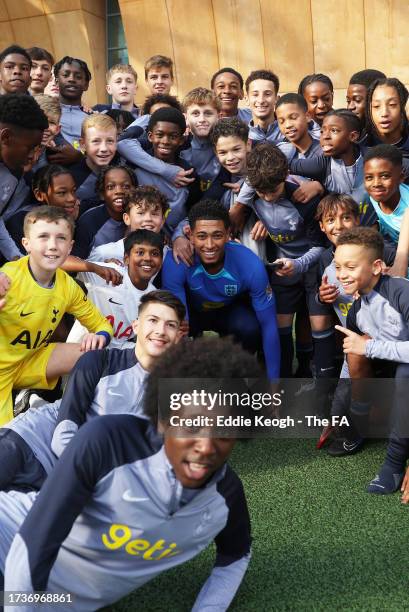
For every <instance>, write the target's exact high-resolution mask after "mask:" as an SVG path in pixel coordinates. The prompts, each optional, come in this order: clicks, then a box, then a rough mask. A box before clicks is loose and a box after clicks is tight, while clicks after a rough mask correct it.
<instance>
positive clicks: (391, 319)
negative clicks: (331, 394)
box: [335, 228, 409, 494]
mask: <svg viewBox="0 0 409 612" xmlns="http://www.w3.org/2000/svg"><path fill="white" fill-rule="evenodd" d="M383 247H384V244H383V239H382V237H381V235H380V234H379V233H378V232H376V231H374V230H373V229H370V228H354V229H351V230H348V231H346V232H344V233H343V234H341V235H340V236H339V238H338V243H337V248H336V251H335V267H336V275H337V279H338V280H339V282H340V283H341V285H342V288H343V290H344V291H345V293H346V294H348V295H354V294H356V293H358V294H359V297H358V299H356V300H355V301H354V302H353V304H352V306H351V308H350V309H349V312H348V317H347V325H346V327H347V329H345V328H343V327H341V326H339V325H338V326H336V327H337V329H338V330H339V331H341V332H342V333H343V334H344V336H345V338H344V353H346V355H347V359H348V367H349V371H350V376H351V378H352V379H356V378H363V377H370V376H371V375H372V376H373V372H374V371H376V375H377V377H381V378H382V377H386V378H389V377H391V376H392V377H394V378H395V379H402V378H404V379H406V378H409V281H408V280H407V279H404V278H397V277H391V276H384V275H382V268H383ZM396 388H397V396H396V398H395V403H396V406H395V410H396V412H395V422H394V423H393V431H392V434H391V438H390V441H389V445H388V449H387V455H386V460H385V462H384V464H383V466H382V467H381V469H380V471H379V473H378V475H377V476H376V477H375V478H374V479H373V480H372V482H371V483H370V485H369V487H368V492H369V493H378V494H387V493H392V492H393V491H396V490H397V489H398V488H399V486H400V483H401V481H402V479H403V475H404V469H405V465H406V459H407V456H408V450H409V441H408V439H406V438H401V437H400V436H399V433H398V432H397V428H396V416H397V415H399V413H401V414H404V413H405V412H406V407H407V405H406V403H407V393H405V392H404V393H403V395H404V402H403V403H404V405H402V399H401V397H400V396H401V395H402V392H401V391H402V389H403V390H404V389H405V385H403V386H402V384H401V383H399V381H397V383H396ZM399 389H400V390H399ZM352 393H353V398H354V387H352ZM399 399H400V401H399ZM359 404H360V405H361V407H360V405H359ZM352 411H354V399H353V400H352ZM360 411H362V402H357V404H356V410H355V412H357V413H359V412H360ZM401 411H403V412H401Z"/></svg>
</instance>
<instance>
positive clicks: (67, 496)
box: [0, 338, 260, 612]
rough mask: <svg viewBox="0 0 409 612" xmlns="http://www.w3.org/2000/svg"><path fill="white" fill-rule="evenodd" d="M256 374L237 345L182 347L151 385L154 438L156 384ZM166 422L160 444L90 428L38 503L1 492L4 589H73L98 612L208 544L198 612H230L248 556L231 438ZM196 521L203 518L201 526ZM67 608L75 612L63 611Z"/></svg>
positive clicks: (119, 423)
mask: <svg viewBox="0 0 409 612" xmlns="http://www.w3.org/2000/svg"><path fill="white" fill-rule="evenodd" d="M233 352H234V355H235V359H234V361H233V362H232V360H231V355H232V353H233ZM259 373H260V368H259V366H258V364H257V363H256V360H255V359H254V358H253V357H252V356H250V355H248V354H246V353H245V352H244V351H242V350H240V349H238V348H237V347H236V346H234V345H233V343H232V342H229V341H226V340H219V339H212V341H211V345H210V344H209V339H206V338H203V339H199V340H197V341H195V342H193V343H191V346H189V350H188V351H187V350H186V346H185V345H182V344H179V346H176V347H172V348H171V349H170V350H169V351H167V352H166V353H165V355H163V356H162V358H161V360H160V361H158V363H157V365H156V367H155V368H154V369H153V371H152V373H151V375H150V377H149V380H148V384H147V392H146V399H145V407H144V410H145V414H146V415H148V416H149V418H151V420H152V424H153V425H154V427H155V428H156V426H157V424H158V400H159V397H160V393H159V391H160V389H161V387H159V383H160V381H161V379H162V378H163V377H170V378H179V377H184V376H186V375H188V376H189V375H190V376H200V377H203V376H205V377H208V378H210V377H216V376H217V377H220V376H222V377H225V378H228V377H230V378H231V377H253V378H255V377H257V376H259ZM158 387H159V388H158ZM199 409H201V410H202V408H201V407H200V408H199ZM202 411H203V410H202ZM169 419H170V414H169V411H168V412H167V413H165V412H162V413H161V416H160V426H161V428H162V430H163V432H164V443H163V445H162V444H161V443H158V440H157V438H155V439H153V438H152V435H151V433H150V432H152V428H150V426H149V425H148V423H147V421H146V419H141V418H138V417H135V416H132V415H114V416H104V417H101V418H98V419H93V420H92V421H90V422H89V423H87V424H86V425H84V426H83V427H82V428H81V430H80V431H79V432H78V434H77V435H76V436H75V438H74V440H72V442H71V443H70V445H69V447H68V448H67V450H66V451H65V452H64V453H63V455H62V457H61V458H60V460H59V461H58V463H57V464H56V466H55V468H54V470H53V471H52V473H51V474H50V475H49V477H48V479H47V481H46V483H45V484H44V486H43V488H42V490H41V491H40V493H39V495H38V497H37V498H36V501H35V502H34V504H33V499H32V496H31V498H30V496H28V495H24V494H22V493H17V492H14V493H13V494H7V493H1V494H0V495H1V504H0V509H1V510H0V568H1V569H0V581H1V583H3V580H2V573H3V574H4V588H5V589H7V590H9V591H15V590H21V591H44V590H48V591H50V592H60V591H63V590H68V591H69V592H70V593H72V594H73V597H74V598H75V601H76V605H77V607H79V609H81V610H82V611H83V612H86V611H91V610H96V609H99V608H101V607H104V606H106V605H109V604H111V603H113V602H115V601H117V600H118V599H120V598H122V597H124V596H125V595H126V594H127V593H130V592H131V591H132V590H134V589H137V588H139V587H140V586H142V585H143V584H144V583H146V582H148V581H149V580H151V579H152V578H154V577H155V576H157V575H159V574H160V573H162V572H163V571H166V570H167V569H171V568H172V567H176V566H178V565H180V564H182V563H184V562H186V561H188V560H189V559H192V558H193V557H195V556H196V555H197V554H198V553H199V552H200V551H202V550H204V549H205V548H206V547H207V546H208V545H209V544H210V543H211V542H212V541H213V540H214V541H215V543H216V560H215V565H214V569H213V570H212V572H211V574H210V576H209V578H208V579H207V580H206V582H205V584H204V585H203V587H202V589H201V591H200V593H199V595H198V597H197V599H196V603H195V604H194V606H193V610H204V609H206V608H209V607H210V608H211V607H213V608H215V609H217V610H220V611H225V610H227V609H228V608H229V606H230V603H231V601H232V599H233V597H234V595H235V593H236V591H237V589H238V588H239V586H240V583H241V581H242V579H243V576H244V574H245V572H246V569H247V566H248V563H249V560H250V554H251V551H250V544H251V537H250V519H249V515H248V510H247V504H246V499H245V495H244V492H243V487H242V484H241V481H240V480H239V478H238V477H237V475H236V474H235V473H234V472H233V470H232V469H231V468H230V467H229V466H228V465H226V461H227V459H228V457H229V455H230V453H231V451H232V449H233V447H234V444H235V439H234V438H223V437H215V436H213V437H210V436H209V433H211V432H209V431H207V430H203V429H200V430H199V431H198V432H197V433H196V434H194V435H192V433H191V430H186V429H185V428H184V429H183V430H182V431H181V432H180V433H182V436H181V437H176V436H175V432H174V431H172V427H171V426H170V424H169ZM179 436H180V434H179ZM60 492H61V494H60ZM31 506H32V507H31ZM30 507H31V510H30ZM198 517H202V518H203V517H204V519H203V520H201V522H200V523H199V526H198ZM33 530H35V533H36V538H33V537H32V533H33ZM17 531H18V534H17V535H16V532H17ZM30 534H31V535H30ZM80 534H81V535H80ZM9 549H10V550H9ZM45 551H47V553H48V554H47V558H46V559H45V558H44V555H45ZM7 553H8V554H7ZM6 556H7V560H6ZM28 559H30V561H28ZM40 560H41V561H40ZM2 586H3V584H2ZM41 608H42V606H40V608H39V609H41ZM71 608H72V603H71V604H67V605H64V604H63V605H62V606H61V609H62V610H63V611H67V610H69V609H71Z"/></svg>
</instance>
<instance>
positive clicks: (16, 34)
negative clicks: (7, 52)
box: [0, 0, 106, 104]
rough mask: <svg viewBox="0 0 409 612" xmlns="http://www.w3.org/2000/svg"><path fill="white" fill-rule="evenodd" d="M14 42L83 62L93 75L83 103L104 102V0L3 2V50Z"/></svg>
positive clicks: (0, 35) (0, 11)
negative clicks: (75, 58)
mask: <svg viewBox="0 0 409 612" xmlns="http://www.w3.org/2000/svg"><path fill="white" fill-rule="evenodd" d="M13 43H17V44H19V45H21V46H22V47H33V46H38V47H45V48H46V49H48V50H49V51H51V53H52V54H53V55H54V57H55V59H56V60H58V59H61V57H63V56H64V55H71V56H74V57H80V58H81V59H84V60H85V61H86V62H87V64H88V66H89V68H90V70H91V73H92V80H91V83H90V88H89V90H88V92H87V94H86V96H84V101H85V102H86V103H87V104H95V103H96V102H97V101H105V99H106V92H105V72H106V34H105V0H0V48H4V47H6V46H8V45H11V44H13Z"/></svg>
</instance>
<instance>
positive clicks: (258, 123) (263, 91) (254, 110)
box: [245, 70, 283, 144]
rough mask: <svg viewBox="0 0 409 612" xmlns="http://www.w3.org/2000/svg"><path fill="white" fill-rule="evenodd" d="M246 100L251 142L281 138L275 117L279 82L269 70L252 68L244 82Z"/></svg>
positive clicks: (276, 140) (274, 142) (272, 140)
mask: <svg viewBox="0 0 409 612" xmlns="http://www.w3.org/2000/svg"><path fill="white" fill-rule="evenodd" d="M245 87H246V100H247V103H248V105H249V107H250V110H251V115H252V119H251V121H250V123H249V127H250V133H249V139H250V141H251V142H252V143H253V144H256V143H260V142H272V143H273V144H276V143H277V142H280V141H281V140H283V135H282V134H281V132H280V129H279V127H278V124H277V121H276V117H275V112H274V111H275V105H276V102H277V97H278V90H279V88H280V82H279V80H278V76H277V75H276V74H274V72H271V71H270V70H254V71H253V72H251V73H250V74H249V76H248V77H247V79H246V83H245Z"/></svg>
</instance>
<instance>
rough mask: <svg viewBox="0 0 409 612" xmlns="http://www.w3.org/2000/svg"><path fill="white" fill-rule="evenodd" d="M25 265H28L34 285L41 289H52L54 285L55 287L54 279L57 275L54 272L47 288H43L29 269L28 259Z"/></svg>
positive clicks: (29, 269) (29, 268)
mask: <svg viewBox="0 0 409 612" xmlns="http://www.w3.org/2000/svg"><path fill="white" fill-rule="evenodd" d="M27 265H28V271H29V272H30V275H31V278H32V279H33V281H34V282H35V283H36V285H38V286H39V287H41V288H42V289H52V288H53V287H54V285H55V277H56V274H57V273H56V272H55V273H54V276H53V277H52V279H51V281H50V283H49V284H48V285H47V286H45V285H42V284H41V283H39V282H38V280H37V279H36V277H35V276H34V274H33V271H32V269H31V266H30V260H29V259H28V258H27Z"/></svg>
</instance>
